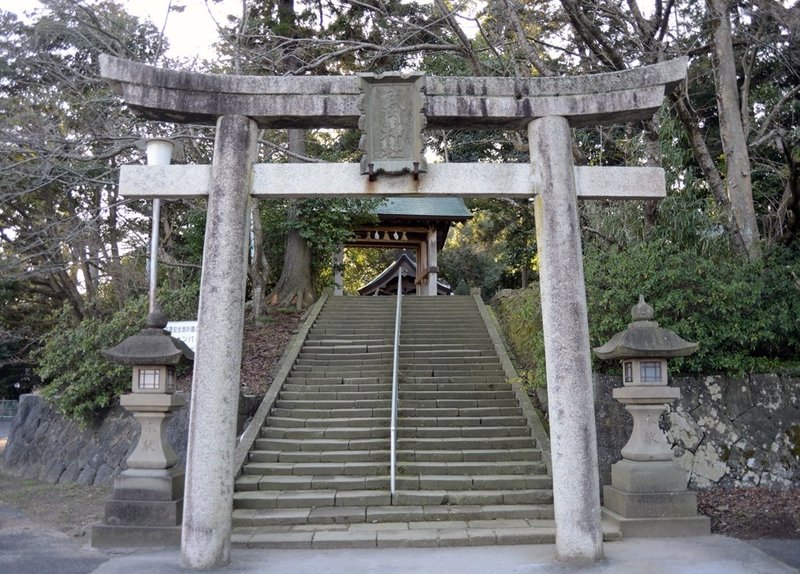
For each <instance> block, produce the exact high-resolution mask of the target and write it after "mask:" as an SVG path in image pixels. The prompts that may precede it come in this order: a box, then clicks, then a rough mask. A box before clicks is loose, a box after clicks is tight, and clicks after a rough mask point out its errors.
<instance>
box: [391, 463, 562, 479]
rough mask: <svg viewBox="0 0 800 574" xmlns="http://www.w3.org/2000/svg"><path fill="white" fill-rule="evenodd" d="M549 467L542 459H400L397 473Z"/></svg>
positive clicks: (514, 470)
mask: <svg viewBox="0 0 800 574" xmlns="http://www.w3.org/2000/svg"><path fill="white" fill-rule="evenodd" d="M546 472H547V467H546V466H545V464H544V463H543V462H541V461H525V460H496V461H493V462H492V464H486V461H482V460H481V461H467V462H464V461H458V462H435V461H425V462H406V461H398V463H397V473H398V474H402V475H404V476H412V475H413V476H418V475H423V474H435V475H469V476H474V475H484V476H485V475H495V474H517V475H521V474H545V473H546Z"/></svg>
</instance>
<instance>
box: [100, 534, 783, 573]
mask: <svg viewBox="0 0 800 574" xmlns="http://www.w3.org/2000/svg"><path fill="white" fill-rule="evenodd" d="M554 550H555V549H554V547H553V546H552V545H540V546H494V547H476V548H430V549H428V548H425V549H420V548H416V549H397V550H395V549H369V550H234V551H233V553H232V561H231V565H230V567H229V568H227V569H224V570H212V571H210V572H229V573H232V574H233V573H236V574H240V573H242V574H243V573H252V574H255V573H262V572H263V573H269V574H319V573H320V572H324V573H325V574H340V573H341V574H362V573H363V574H368V573H370V574H371V573H378V572H379V573H380V574H427V573H430V574H434V573H436V574H440V573H442V572H445V573H447V572H450V573H458V574H486V573H490V572H491V573H498V574H500V573H502V574H512V573H513V574H523V573H530V574H538V573H568V572H575V573H582V574H583V573H600V572H603V573H614V574H626V573H630V574H634V573H635V574H641V573H643V572H647V573H648V574H672V573H674V574H686V573H692V574H706V573H708V574H711V573H714V574H716V573H720V574H722V573H724V574H762V573H763V574H775V573H790V572H797V569H795V568H792V567H790V566H788V565H786V564H783V563H782V562H779V561H778V560H776V559H775V558H772V557H770V556H768V555H767V554H765V553H763V552H761V551H759V550H757V549H755V548H753V547H752V546H751V545H749V544H748V543H746V542H742V541H739V540H734V539H731V538H725V537H722V536H708V537H700V538H691V539H685V538H672V539H664V538H662V539H639V540H627V541H622V542H613V543H607V544H606V545H605V552H606V558H605V559H604V560H603V561H601V562H599V563H597V564H594V565H591V566H584V567H577V566H569V565H564V564H559V563H557V562H555V561H554V560H553V554H554ZM141 572H147V573H148V574H173V573H178V572H185V570H182V569H181V568H180V567H179V559H178V553H177V552H160V553H153V554H145V555H131V556H125V557H119V558H115V559H113V560H110V561H109V562H106V563H105V564H103V565H101V566H100V567H99V568H97V569H96V570H94V574H139V573H141Z"/></svg>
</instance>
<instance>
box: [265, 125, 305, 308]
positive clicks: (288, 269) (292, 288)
mask: <svg viewBox="0 0 800 574" xmlns="http://www.w3.org/2000/svg"><path fill="white" fill-rule="evenodd" d="M305 147H306V146H305V140H304V132H303V130H289V151H290V152H291V153H292V155H290V156H289V163H296V162H299V161H300V160H299V159H298V157H302V156H303V155H305V151H306V150H305ZM286 221H287V222H288V227H289V232H288V233H287V234H286V251H285V252H284V255H283V269H282V270H281V277H280V279H278V284H277V285H275V289H274V290H273V291H272V294H271V295H270V301H269V302H270V305H278V306H280V307H285V306H288V305H295V307H297V309H303V308H305V307H308V306H309V305H311V303H313V302H314V299H315V298H316V295H315V294H314V285H313V283H312V281H311V248H310V247H309V246H308V243H307V242H306V240H305V239H303V237H302V236H301V235H300V233H299V232H298V231H297V230H296V229H294V226H293V223H294V222H295V221H297V209H296V204H295V202H294V201H292V202H291V203H290V204H289V209H288V210H287V214H286Z"/></svg>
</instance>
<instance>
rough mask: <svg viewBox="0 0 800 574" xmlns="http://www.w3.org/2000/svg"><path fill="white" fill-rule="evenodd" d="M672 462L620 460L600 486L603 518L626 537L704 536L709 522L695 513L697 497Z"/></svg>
mask: <svg viewBox="0 0 800 574" xmlns="http://www.w3.org/2000/svg"><path fill="white" fill-rule="evenodd" d="M686 483H687V479H686V472H685V471H684V470H683V469H682V468H680V467H679V466H678V465H677V464H676V463H675V462H674V461H648V462H645V461H632V460H626V459H623V460H620V461H619V462H617V463H615V464H614V465H612V467H611V486H604V487H603V509H602V512H603V518H605V519H607V520H608V521H609V522H610V523H612V524H614V525H615V526H617V527H618V528H619V529H620V531H621V532H622V535H623V536H624V537H626V538H649V537H659V536H663V537H673V536H706V535H709V534H711V520H710V519H709V518H708V517H707V516H698V514H697V495H696V494H695V493H694V492H691V491H690V490H688V489H687V488H686Z"/></svg>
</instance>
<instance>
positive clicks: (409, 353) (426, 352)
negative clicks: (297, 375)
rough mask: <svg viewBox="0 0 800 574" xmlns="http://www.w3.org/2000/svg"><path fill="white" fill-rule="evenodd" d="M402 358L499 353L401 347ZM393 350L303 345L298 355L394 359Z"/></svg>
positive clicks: (473, 355) (468, 349)
mask: <svg viewBox="0 0 800 574" xmlns="http://www.w3.org/2000/svg"><path fill="white" fill-rule="evenodd" d="M398 354H399V357H400V359H401V360H402V359H404V358H406V357H413V358H416V359H427V358H430V357H447V358H450V359H453V358H458V360H460V359H461V358H462V357H492V358H496V357H497V355H496V354H495V352H494V349H493V348H488V347H484V348H480V349H471V348H460V347H457V346H456V347H452V348H447V349H438V350H430V349H427V348H424V349H422V350H410V349H405V348H401V349H400V351H399V353H398ZM392 356H393V352H392V351H391V350H389V351H373V352H366V351H358V352H356V351H353V352H348V353H347V354H345V352H344V351H343V350H341V351H340V352H338V353H334V352H332V350H331V349H330V348H328V349H327V350H326V351H321V352H317V351H313V350H309V349H307V348H305V347H303V348H302V349H301V350H300V353H298V357H300V358H301V359H316V360H332V359H345V360H348V361H349V360H351V359H356V360H358V359H375V358H383V359H390V360H391V359H392Z"/></svg>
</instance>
